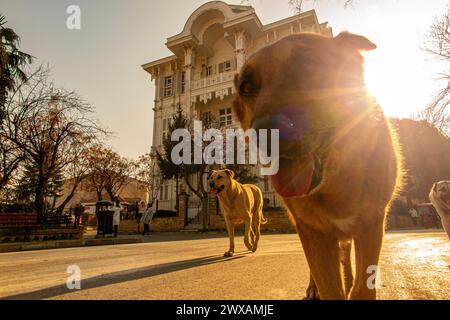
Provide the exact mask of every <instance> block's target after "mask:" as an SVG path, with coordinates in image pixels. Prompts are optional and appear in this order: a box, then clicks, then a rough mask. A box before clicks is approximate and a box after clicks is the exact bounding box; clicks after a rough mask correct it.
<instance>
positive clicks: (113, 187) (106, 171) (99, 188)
mask: <svg viewBox="0 0 450 320" xmlns="http://www.w3.org/2000/svg"><path fill="white" fill-rule="evenodd" d="M87 157H88V161H89V168H90V169H89V173H88V174H89V178H88V184H89V186H90V187H91V188H92V189H94V190H95V192H96V193H97V198H98V200H99V201H100V200H102V197H103V196H102V192H103V191H106V192H107V193H108V196H109V197H110V199H111V200H115V199H116V198H117V197H118V196H119V194H120V191H121V189H122V187H123V186H124V185H125V183H126V182H127V181H128V179H129V178H130V174H131V173H132V169H133V167H132V163H131V162H130V161H128V160H127V159H125V158H123V157H121V156H120V155H119V154H118V153H116V152H114V151H113V150H111V149H110V148H106V147H103V146H95V147H93V148H91V150H90V151H89V154H88V156H87Z"/></svg>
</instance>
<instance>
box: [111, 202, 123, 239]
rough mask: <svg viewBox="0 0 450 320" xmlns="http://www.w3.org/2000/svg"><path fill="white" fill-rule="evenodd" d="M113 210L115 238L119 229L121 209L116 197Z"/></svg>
mask: <svg viewBox="0 0 450 320" xmlns="http://www.w3.org/2000/svg"><path fill="white" fill-rule="evenodd" d="M113 210H114V215H113V227H114V238H117V233H118V231H119V224H120V212H121V211H122V207H121V206H120V201H119V199H116V203H115V206H114V208H113Z"/></svg>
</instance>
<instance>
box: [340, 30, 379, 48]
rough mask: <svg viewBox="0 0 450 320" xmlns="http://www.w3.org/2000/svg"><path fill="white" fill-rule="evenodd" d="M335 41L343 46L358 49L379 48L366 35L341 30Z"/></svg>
mask: <svg viewBox="0 0 450 320" xmlns="http://www.w3.org/2000/svg"><path fill="white" fill-rule="evenodd" d="M334 41H336V42H337V43H339V45H341V46H343V47H346V48H348V49H350V50H356V51H369V50H374V49H376V48H377V46H376V45H375V44H374V43H372V42H370V41H369V39H367V38H366V37H363V36H360V35H357V34H353V33H349V32H341V33H340V34H339V35H338V36H337V37H335V38H334Z"/></svg>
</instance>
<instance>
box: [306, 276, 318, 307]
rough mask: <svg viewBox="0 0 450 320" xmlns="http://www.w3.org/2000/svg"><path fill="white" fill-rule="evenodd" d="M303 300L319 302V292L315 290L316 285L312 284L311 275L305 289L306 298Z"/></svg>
mask: <svg viewBox="0 0 450 320" xmlns="http://www.w3.org/2000/svg"><path fill="white" fill-rule="evenodd" d="M304 300H320V297H319V290H317V286H316V283H315V282H314V278H313V277H312V274H311V273H310V274H309V285H308V289H306V297H305V299H304Z"/></svg>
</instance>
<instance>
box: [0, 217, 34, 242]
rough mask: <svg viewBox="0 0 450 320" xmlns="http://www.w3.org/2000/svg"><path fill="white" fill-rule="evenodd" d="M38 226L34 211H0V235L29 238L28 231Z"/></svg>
mask: <svg viewBox="0 0 450 320" xmlns="http://www.w3.org/2000/svg"><path fill="white" fill-rule="evenodd" d="M39 227H40V224H39V223H38V221H37V214H36V213H0V235H1V236H2V237H8V236H15V238H21V237H23V238H24V239H25V240H26V241H27V240H29V239H30V232H31V230H33V229H37V228H39Z"/></svg>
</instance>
